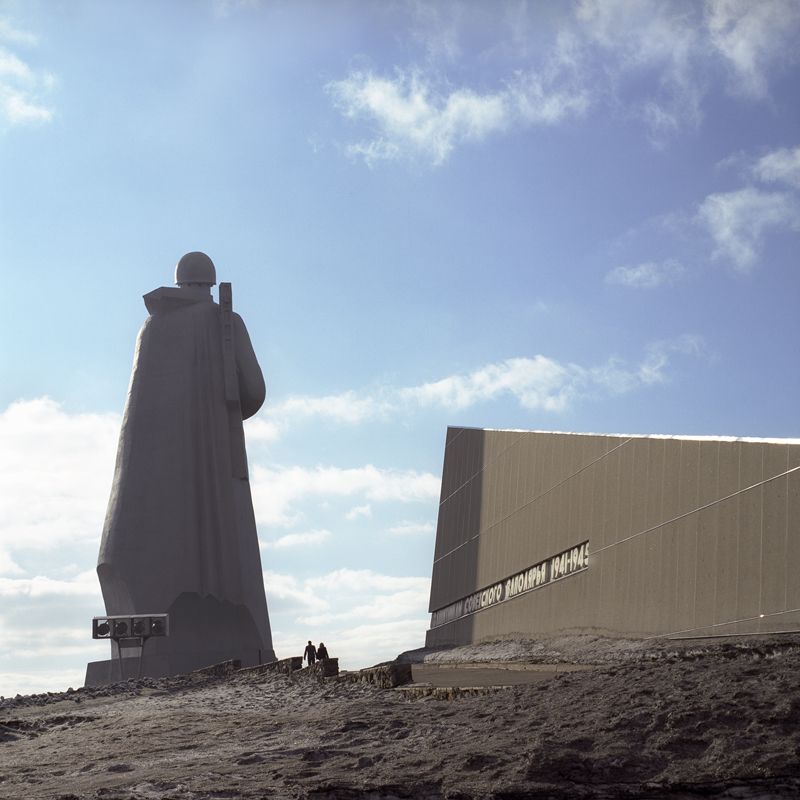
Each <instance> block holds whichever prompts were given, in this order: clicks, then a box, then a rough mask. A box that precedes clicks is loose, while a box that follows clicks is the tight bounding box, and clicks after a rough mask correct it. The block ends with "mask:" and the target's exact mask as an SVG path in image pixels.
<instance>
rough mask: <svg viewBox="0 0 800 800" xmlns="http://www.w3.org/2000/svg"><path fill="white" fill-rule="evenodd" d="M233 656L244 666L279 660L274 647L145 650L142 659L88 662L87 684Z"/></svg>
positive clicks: (179, 670)
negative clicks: (184, 650)
mask: <svg viewBox="0 0 800 800" xmlns="http://www.w3.org/2000/svg"><path fill="white" fill-rule="evenodd" d="M230 659H236V660H237V661H241V664H242V667H255V666H257V665H259V664H267V663H270V662H272V661H275V653H274V652H273V651H272V650H270V651H269V652H265V651H263V650H262V651H258V650H253V651H244V652H237V653H233V654H232V653H230V652H228V651H223V650H220V651H219V652H209V651H204V652H203V653H170V654H168V655H159V654H156V655H148V654H147V652H145V653H144V654H143V655H142V658H141V663H140V660H139V657H138V656H123V658H122V659H121V660H120V659H119V658H109V659H107V660H105V661H90V662H89V663H88V664H87V665H86V680H85V682H84V686H108V685H109V684H111V683H120V682H121V681H128V680H132V679H133V680H135V679H136V678H139V677H142V678H168V677H171V676H173V675H182V674H185V673H187V672H193V671H194V670H196V669H203V668H204V667H210V666H212V665H213V664H219V663H221V662H222V661H228V660H230ZM120 670H121V672H120ZM140 670H141V671H140Z"/></svg>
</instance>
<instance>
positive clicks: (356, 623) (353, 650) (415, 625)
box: [264, 569, 430, 669]
mask: <svg viewBox="0 0 800 800" xmlns="http://www.w3.org/2000/svg"><path fill="white" fill-rule="evenodd" d="M264 579H265V585H266V591H267V598H268V599H269V600H270V602H272V597H273V596H274V597H280V599H281V600H282V601H283V603H284V604H286V603H288V604H289V605H288V608H286V609H285V610H284V611H283V612H282V613H285V614H287V615H289V617H290V619H291V626H292V629H294V630H302V631H303V634H301V635H299V636H298V635H296V634H295V635H293V636H291V637H290V636H287V635H286V634H285V633H281V632H280V630H276V631H275V634H274V639H275V647H276V650H277V651H278V657H279V658H280V657H285V656H288V655H295V654H296V655H299V654H300V653H301V652H302V649H303V645H304V644H305V641H306V640H307V639H311V640H312V641H314V642H315V643H316V642H318V641H320V640H322V641H324V642H325V644H326V645H327V647H328V651H329V652H330V654H331V656H335V657H337V658H339V660H340V661H339V665H340V667H341V668H344V669H353V668H359V667H364V666H368V665H370V664H374V663H376V662H379V661H385V660H388V659H391V658H394V657H395V656H396V655H397V654H398V653H400V652H401V651H403V650H408V649H411V648H415V647H421V646H422V645H423V644H424V640H425V630H426V628H427V627H428V621H429V616H428V612H427V609H428V599H429V595H430V579H429V578H419V577H408V576H395V575H385V574H382V573H378V572H375V571H373V570H367V569H364V570H354V569H337V570H333V571H331V572H328V573H326V574H323V575H318V576H312V577H308V578H305V579H303V580H299V579H297V578H295V577H294V576H289V575H281V574H279V573H274V572H273V573H269V572H265V573H264ZM281 648H284V649H286V650H288V651H289V652H282V651H281ZM292 651H296V652H292Z"/></svg>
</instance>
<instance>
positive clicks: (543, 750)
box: [0, 636, 800, 800]
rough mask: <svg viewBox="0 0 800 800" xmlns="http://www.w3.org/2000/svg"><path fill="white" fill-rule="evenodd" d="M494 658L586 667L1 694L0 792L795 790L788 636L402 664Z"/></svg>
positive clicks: (772, 794) (197, 795)
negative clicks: (486, 681)
mask: <svg viewBox="0 0 800 800" xmlns="http://www.w3.org/2000/svg"><path fill="white" fill-rule="evenodd" d="M490 654H494V656H493V657H494V660H495V661H496V662H498V663H503V662H514V661H516V662H518V663H522V662H526V661H527V662H533V663H583V664H589V663H593V664H596V665H597V666H596V667H595V668H594V669H590V670H581V671H574V672H561V673H558V674H557V675H555V676H554V677H553V678H552V680H549V681H544V682H539V683H536V684H532V685H526V686H513V687H510V688H507V689H502V690H499V691H494V692H490V693H486V694H481V695H477V696H476V695H468V694H467V695H464V696H458V697H456V698H455V699H452V700H442V699H438V698H437V697H436V696H435V695H429V696H427V697H421V698H419V699H414V698H413V695H412V697H411V698H410V697H409V692H408V691H401V690H390V689H378V688H376V687H374V686H370V685H368V684H361V683H352V682H345V681H344V680H338V679H325V680H321V679H316V678H311V677H308V676H306V675H304V674H303V672H301V673H295V674H294V675H292V676H284V675H278V674H274V673H272V674H270V673H258V672H252V671H251V672H245V671H242V672H238V673H232V674H230V675H223V676H215V675H208V674H193V675H190V676H181V677H179V678H173V679H166V680H152V679H144V680H140V681H128V682H127V683H122V684H117V685H115V686H111V687H104V688H102V689H80V690H78V691H74V692H67V693H62V694H50V695H33V696H29V697H17V698H12V699H5V700H0V798H9V799H10V798H61V800H68V798H104V799H105V800H113V799H114V798H129V799H133V798H137V799H141V800H145V799H147V800H167V798H173V799H174V800H195V799H196V800H200V799H202V800H205V799H206V798H238V797H241V798H264V797H276V798H284V797H285V798H315V799H316V800H323V799H326V798H330V800H333V799H334V798H336V799H341V800H344V799H345V798H346V799H347V800H367V799H368V798H369V800H389V799H390V798H452V800H469V799H470V798H494V799H495V800H501V798H502V799H504V800H512V799H513V798H554V799H557V800H561V799H562V798H564V799H566V798H608V799H609V800H610V799H611V798H652V800H656V799H657V798H663V799H664V800H666V798H671V799H672V800H677V798H696V797H697V798H699V797H713V798H720V799H721V798H725V799H726V800H728V799H730V800H734V798H737V799H739V800H742V799H745V800H746V799H747V798H753V799H754V798H762V799H763V800H768V799H769V798H800V761H799V760H798V754H799V753H800V691H798V676H800V638H796V637H788V636H784V637H775V638H772V639H766V640H765V639H761V640H758V641H756V640H752V641H749V640H725V641H697V642H683V643H675V642H670V643H665V642H651V643H641V642H634V643H631V642H628V643H625V642H621V641H619V640H615V641H608V640H603V639H600V638H598V637H579V636H575V637H561V638H559V639H551V640H549V641H546V642H536V643H530V642H529V643H519V642H516V643H509V642H501V643H494V644H492V645H486V646H483V647H482V648H469V649H467V648H459V649H458V650H450V651H447V652H444V651H437V652H435V653H429V652H424V651H416V652H415V653H414V654H411V655H409V654H404V655H403V658H404V659H411V660H415V661H416V662H417V663H427V662H428V661H431V662H433V663H440V664H446V663H452V664H464V663H469V661H470V660H472V661H478V662H481V663H488V662H490V661H491V660H492V659H491V658H490V657H489V655H490ZM558 659H561V660H560V661H559V660H558Z"/></svg>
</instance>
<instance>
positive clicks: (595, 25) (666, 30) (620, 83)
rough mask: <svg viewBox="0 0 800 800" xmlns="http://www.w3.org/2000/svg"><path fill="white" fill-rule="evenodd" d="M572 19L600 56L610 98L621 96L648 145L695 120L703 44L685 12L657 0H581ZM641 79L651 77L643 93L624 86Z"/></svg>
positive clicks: (700, 89) (701, 91)
mask: <svg viewBox="0 0 800 800" xmlns="http://www.w3.org/2000/svg"><path fill="white" fill-rule="evenodd" d="M575 17H576V20H577V22H578V24H579V26H580V34H581V36H582V37H583V39H584V42H586V43H588V44H589V45H594V46H596V47H597V48H599V50H600V51H601V52H602V54H603V62H602V70H603V71H605V72H606V73H607V75H608V79H609V81H610V89H611V91H612V95H615V96H617V97H625V98H626V100H627V102H628V103H629V104H630V105H631V107H632V108H633V109H634V110H636V111H637V113H638V114H639V115H640V116H641V117H642V118H643V119H644V120H645V122H646V123H647V124H648V126H649V127H650V129H651V132H652V134H653V136H654V143H656V144H659V145H661V144H663V142H664V140H665V138H667V137H669V136H670V135H672V134H673V133H674V132H676V131H677V130H679V129H680V128H682V127H684V126H690V127H694V126H696V125H697V124H698V123H699V122H700V120H701V118H702V114H701V110H700V106H701V101H702V98H703V94H704V92H705V86H704V81H703V80H702V78H701V75H700V72H699V69H698V61H699V58H700V57H701V56H702V54H703V42H702V32H701V30H700V26H699V25H698V24H697V20H696V19H694V15H693V14H692V13H691V9H690V10H689V13H687V9H685V8H683V7H680V6H678V5H677V4H674V3H664V2H659V0H635V1H634V0H581V2H580V3H579V5H578V6H577V8H576V12H575ZM587 55H590V54H589V53H587ZM641 76H653V77H655V80H654V81H652V82H651V83H650V85H649V89H648V91H647V93H645V94H643V95H642V94H640V93H637V92H634V91H632V90H630V89H629V87H628V86H627V85H626V84H625V82H626V81H627V80H628V79H629V78H631V77H635V78H640V77H641Z"/></svg>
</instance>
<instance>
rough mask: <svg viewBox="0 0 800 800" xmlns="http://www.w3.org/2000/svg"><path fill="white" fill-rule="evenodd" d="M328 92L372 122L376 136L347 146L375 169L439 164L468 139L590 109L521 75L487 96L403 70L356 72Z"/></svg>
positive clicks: (353, 114) (576, 97) (345, 109)
mask: <svg viewBox="0 0 800 800" xmlns="http://www.w3.org/2000/svg"><path fill="white" fill-rule="evenodd" d="M326 89H327V91H328V93H329V94H330V96H331V97H332V98H333V100H334V103H335V104H336V106H337V107H338V108H339V109H340V110H341V111H342V113H343V114H344V115H345V116H347V117H349V118H352V119H356V118H366V119H367V120H369V121H370V122H371V123H372V124H373V125H374V128H375V134H374V136H373V138H371V139H369V140H367V141H363V142H358V143H356V144H353V145H350V146H349V148H348V152H349V153H350V154H351V155H355V156H360V157H362V158H363V159H364V160H365V161H366V163H367V164H369V165H373V164H375V163H376V162H378V161H381V160H392V159H398V158H405V157H410V158H413V157H417V156H421V157H423V158H424V159H426V160H429V161H430V162H431V163H433V164H434V165H439V164H442V163H444V162H445V161H446V160H447V158H448V157H449V156H450V154H451V153H452V151H453V149H454V148H455V147H456V146H457V145H459V144H462V143H464V142H479V141H483V140H484V139H486V138H487V137H488V136H490V135H492V134H495V133H500V132H502V131H505V130H507V129H508V128H509V127H511V126H512V125H515V124H520V123H522V124H528V125H530V124H552V123H555V122H559V121H560V120H562V119H563V118H564V117H567V116H570V115H575V114H580V113H582V112H583V111H584V110H585V107H586V98H585V96H584V95H583V94H582V93H578V94H573V93H571V92H569V91H567V90H559V89H554V88H552V87H551V86H549V85H547V84H546V81H545V79H544V78H543V77H542V76H540V75H537V74H535V73H529V74H523V73H519V74H517V75H516V76H513V78H512V80H511V81H509V84H508V85H507V86H506V87H504V88H503V89H499V90H498V91H496V92H488V93H483V94H481V93H478V92H475V91H473V90H472V89H469V88H460V89H454V90H445V91H437V89H436V87H435V85H434V80H433V79H432V78H431V77H429V76H426V75H424V74H423V73H422V72H420V71H419V70H411V71H408V72H404V71H402V70H397V72H396V75H395V77H394V78H387V77H382V76H379V75H375V74H373V73H372V72H365V71H355V72H352V73H351V74H350V75H349V76H348V77H347V78H344V79H343V80H339V81H332V82H330V83H329V84H328V85H327V86H326Z"/></svg>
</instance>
